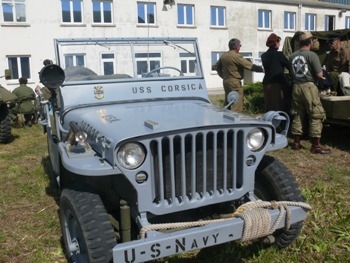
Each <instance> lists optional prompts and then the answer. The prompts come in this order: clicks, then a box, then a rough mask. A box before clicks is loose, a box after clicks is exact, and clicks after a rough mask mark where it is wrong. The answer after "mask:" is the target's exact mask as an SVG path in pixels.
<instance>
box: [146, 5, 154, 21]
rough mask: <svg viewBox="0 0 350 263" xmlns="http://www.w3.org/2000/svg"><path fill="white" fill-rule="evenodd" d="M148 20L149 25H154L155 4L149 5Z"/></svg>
mask: <svg viewBox="0 0 350 263" xmlns="http://www.w3.org/2000/svg"><path fill="white" fill-rule="evenodd" d="M147 18H148V21H147V22H148V23H149V24H154V23H155V20H154V5H153V4H148V5H147Z"/></svg>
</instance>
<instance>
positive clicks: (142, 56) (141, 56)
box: [135, 52, 161, 76]
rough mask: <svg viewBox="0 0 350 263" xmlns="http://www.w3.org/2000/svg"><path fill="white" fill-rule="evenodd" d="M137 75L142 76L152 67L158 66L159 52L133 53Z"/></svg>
mask: <svg viewBox="0 0 350 263" xmlns="http://www.w3.org/2000/svg"><path fill="white" fill-rule="evenodd" d="M135 60H136V67H137V75H138V76H142V74H146V73H148V72H150V71H151V70H153V69H156V68H159V67H160V61H161V54H160V53H159V52H155V53H136V54H135Z"/></svg>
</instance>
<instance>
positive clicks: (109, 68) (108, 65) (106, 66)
mask: <svg viewBox="0 0 350 263" xmlns="http://www.w3.org/2000/svg"><path fill="white" fill-rule="evenodd" d="M103 70H104V73H105V75H112V74H114V70H113V62H104V63H103Z"/></svg>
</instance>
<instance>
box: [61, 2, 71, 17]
mask: <svg viewBox="0 0 350 263" xmlns="http://www.w3.org/2000/svg"><path fill="white" fill-rule="evenodd" d="M61 8H62V21H63V22H71V20H70V9H69V1H68V0H61Z"/></svg>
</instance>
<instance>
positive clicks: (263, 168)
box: [254, 156, 303, 248]
mask: <svg viewBox="0 0 350 263" xmlns="http://www.w3.org/2000/svg"><path fill="white" fill-rule="evenodd" d="M254 193H255V195H256V196H257V198H259V199H261V200H264V201H272V200H276V201H295V202H302V201H303V198H302V197H301V193H300V190H299V186H298V184H297V182H296V180H295V178H294V177H293V175H292V174H291V173H290V171H289V170H288V169H287V168H286V167H285V166H284V165H283V164H282V163H280V162H279V161H277V160H275V159H274V158H273V157H270V156H265V157H264V158H263V159H262V161H261V163H260V164H259V166H258V169H257V171H256V173H255V191H254ZM302 226H303V222H298V223H295V224H293V225H291V226H290V228H289V230H277V231H276V232H275V233H274V237H275V245H276V246H277V247H278V248H284V247H287V246H288V245H290V244H291V243H292V242H293V241H294V240H295V239H296V238H297V237H298V235H299V233H300V231H301V228H302Z"/></svg>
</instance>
